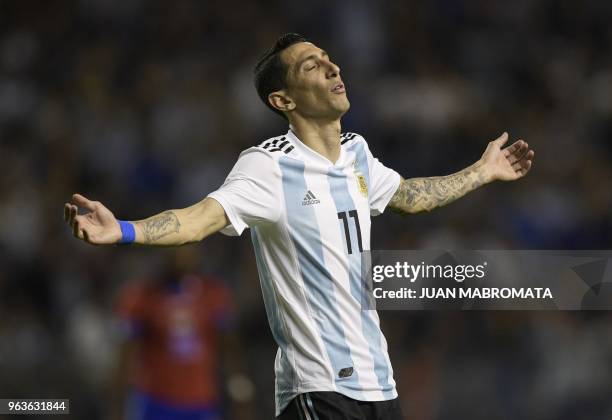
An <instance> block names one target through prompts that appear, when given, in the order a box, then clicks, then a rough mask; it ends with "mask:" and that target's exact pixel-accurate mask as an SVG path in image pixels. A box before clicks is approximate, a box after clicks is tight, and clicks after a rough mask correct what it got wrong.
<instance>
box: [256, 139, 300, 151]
mask: <svg viewBox="0 0 612 420" xmlns="http://www.w3.org/2000/svg"><path fill="white" fill-rule="evenodd" d="M259 147H261V148H262V149H265V150H267V151H269V152H285V153H289V152H290V151H292V150H293V146H291V143H290V142H289V140H287V138H286V136H282V137H279V138H277V139H272V140H266V141H264V142H263V143H261V144H260V145H259Z"/></svg>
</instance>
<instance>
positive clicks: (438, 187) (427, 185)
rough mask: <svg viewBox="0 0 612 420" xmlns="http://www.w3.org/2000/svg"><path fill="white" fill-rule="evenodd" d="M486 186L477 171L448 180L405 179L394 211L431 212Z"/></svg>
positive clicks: (393, 202) (392, 203)
mask: <svg viewBox="0 0 612 420" xmlns="http://www.w3.org/2000/svg"><path fill="white" fill-rule="evenodd" d="M483 184H485V181H484V176H483V175H482V174H481V173H479V172H478V171H477V167H473V166H471V167H469V168H466V169H464V170H462V171H460V172H457V173H455V174H452V175H447V176H436V177H430V178H411V179H404V180H402V182H401V183H400V186H399V188H398V189H397V192H396V193H395V195H394V196H393V198H391V201H390V202H389V207H390V208H391V210H393V211H395V212H397V213H401V214H407V213H417V212H420V211H423V210H426V211H430V210H433V209H435V208H436V207H441V206H445V205H447V204H449V203H451V202H453V201H455V200H456V199H458V198H460V197H463V196H464V195H465V194H466V193H468V192H470V191H472V190H474V189H476V188H478V187H480V186H481V185H483Z"/></svg>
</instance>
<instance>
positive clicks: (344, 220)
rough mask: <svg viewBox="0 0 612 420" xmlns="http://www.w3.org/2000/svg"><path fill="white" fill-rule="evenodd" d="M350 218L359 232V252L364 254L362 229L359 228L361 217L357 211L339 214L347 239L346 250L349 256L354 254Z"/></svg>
mask: <svg viewBox="0 0 612 420" xmlns="http://www.w3.org/2000/svg"><path fill="white" fill-rule="evenodd" d="M349 217H351V218H352V219H353V221H354V223H355V230H356V231H357V246H358V247H359V252H363V247H362V245H361V227H360V226H359V215H358V214H357V210H349V211H341V212H339V213H338V219H340V220H342V223H343V224H344V236H345V237H346V249H347V252H348V253H349V254H352V253H353V246H352V244H351V231H350V229H349V220H348V219H349Z"/></svg>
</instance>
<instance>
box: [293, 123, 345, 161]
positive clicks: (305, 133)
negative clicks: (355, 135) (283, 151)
mask: <svg viewBox="0 0 612 420" xmlns="http://www.w3.org/2000/svg"><path fill="white" fill-rule="evenodd" d="M291 129H292V130H293V131H294V132H295V134H296V135H297V137H298V138H299V139H300V141H301V142H302V143H304V144H305V145H306V146H308V147H310V148H311V149H312V150H314V151H315V152H317V153H318V154H320V155H321V156H323V157H325V158H327V159H328V160H329V161H330V162H332V163H336V161H337V160H338V158H339V157H340V119H336V120H331V121H324V122H322V121H317V120H306V119H302V118H299V119H295V120H293V121H291Z"/></svg>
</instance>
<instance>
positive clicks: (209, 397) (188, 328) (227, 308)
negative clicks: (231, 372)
mask: <svg viewBox="0 0 612 420" xmlns="http://www.w3.org/2000/svg"><path fill="white" fill-rule="evenodd" d="M193 252H194V251H193V248H189V247H184V248H182V249H180V251H179V252H176V253H175V254H174V255H173V256H172V257H171V258H169V259H168V260H167V262H166V263H165V267H164V268H163V269H162V270H161V272H160V273H159V274H158V275H157V276H156V278H154V279H147V280H144V279H143V280H142V281H138V282H135V283H133V284H130V285H128V286H127V287H125V288H123V289H122V290H121V293H120V294H119V298H118V303H117V312H118V315H119V318H120V325H121V328H120V330H121V332H122V333H123V336H124V337H125V341H124V343H122V346H121V351H120V352H119V363H118V366H117V372H116V373H117V375H116V376H117V377H116V378H115V379H116V380H117V384H116V388H117V389H115V390H114V391H115V393H116V396H115V401H114V403H115V407H114V408H115V413H116V414H117V418H126V419H127V420H163V419H174V420H219V419H221V418H223V416H222V413H221V389H220V388H221V382H220V381H219V378H218V377H217V374H218V371H219V369H218V364H219V361H220V360H223V361H224V362H226V363H227V364H228V365H230V364H235V362H236V360H234V359H233V360H229V359H228V357H230V356H235V351H233V349H232V348H231V347H230V346H228V345H227V344H229V343H230V341H229V339H230V337H231V331H230V329H231V328H232V324H233V319H234V313H235V310H234V309H235V305H234V303H233V299H232V297H231V293H230V291H229V289H228V288H227V287H226V286H224V285H223V283H222V282H221V281H219V280H217V279H214V278H211V277H202V276H199V275H196V274H194V273H195V266H196V264H194V257H195V256H194V255H193ZM222 353H224V354H222ZM230 367H231V366H230ZM126 393H127V394H128V398H127V399H125V400H126V403H127V404H125V403H124V402H123V401H124V395H125V394H126ZM123 413H125V417H123V415H122V414H123Z"/></svg>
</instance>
